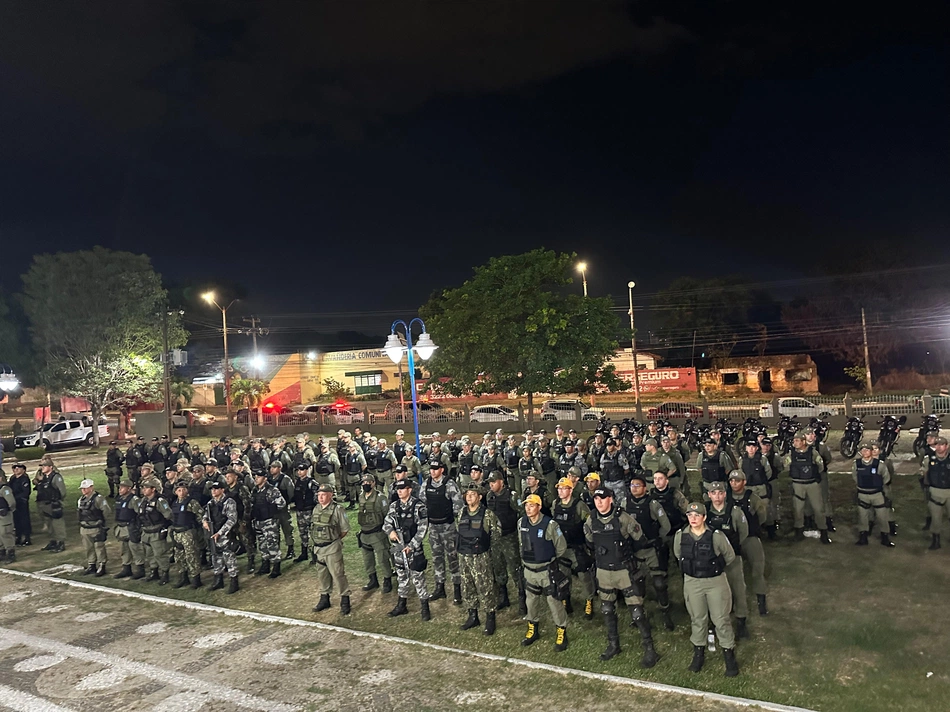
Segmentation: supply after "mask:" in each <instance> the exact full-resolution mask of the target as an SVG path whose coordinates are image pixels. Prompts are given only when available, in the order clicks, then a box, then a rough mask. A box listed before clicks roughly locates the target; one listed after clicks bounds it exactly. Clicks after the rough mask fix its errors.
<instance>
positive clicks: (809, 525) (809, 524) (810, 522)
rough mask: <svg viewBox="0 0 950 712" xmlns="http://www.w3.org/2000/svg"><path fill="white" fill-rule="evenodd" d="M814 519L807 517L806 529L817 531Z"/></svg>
mask: <svg viewBox="0 0 950 712" xmlns="http://www.w3.org/2000/svg"><path fill="white" fill-rule="evenodd" d="M817 528H818V527H817V526H815V518H814V517H805V529H817Z"/></svg>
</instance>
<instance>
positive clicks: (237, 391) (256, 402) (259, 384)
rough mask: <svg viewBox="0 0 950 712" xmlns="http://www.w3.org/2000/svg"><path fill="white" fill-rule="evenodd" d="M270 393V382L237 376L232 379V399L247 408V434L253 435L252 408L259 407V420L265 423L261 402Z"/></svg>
mask: <svg viewBox="0 0 950 712" xmlns="http://www.w3.org/2000/svg"><path fill="white" fill-rule="evenodd" d="M268 393H270V383H268V382H267V381H261V380H258V379H256V378H236V379H234V380H233V381H231V400H232V401H234V402H236V403H238V404H243V405H244V407H245V408H247V436H248V437H251V435H252V433H251V408H255V407H256V408H257V419H258V422H260V423H261V425H263V422H264V419H263V417H262V415H261V404H262V403H263V402H264V396H266V395H267V394H268Z"/></svg>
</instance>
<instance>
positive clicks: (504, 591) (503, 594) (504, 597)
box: [495, 586, 511, 611]
mask: <svg viewBox="0 0 950 712" xmlns="http://www.w3.org/2000/svg"><path fill="white" fill-rule="evenodd" d="M510 605H511V601H509V600H508V587H507V586H501V587H499V589H498V605H497V606H495V610H498V611H503V610H504V609H506V608H508V606H510Z"/></svg>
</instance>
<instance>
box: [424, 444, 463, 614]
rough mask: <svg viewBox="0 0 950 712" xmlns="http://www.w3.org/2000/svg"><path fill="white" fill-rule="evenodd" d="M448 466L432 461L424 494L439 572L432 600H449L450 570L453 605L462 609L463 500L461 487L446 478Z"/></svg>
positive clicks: (434, 558)
mask: <svg viewBox="0 0 950 712" xmlns="http://www.w3.org/2000/svg"><path fill="white" fill-rule="evenodd" d="M444 475H445V463H444V462H442V460H439V459H432V460H429V476H428V477H427V478H426V480H425V486H424V487H423V492H424V495H425V502H426V511H427V512H428V517H429V547H430V548H431V549H432V565H433V568H434V569H435V591H434V592H433V594H432V595H431V596H430V597H429V600H432V601H435V600H438V599H440V598H445V579H446V568H448V574H449V575H450V576H451V577H452V584H453V586H454V588H455V596H454V598H453V603H455V605H457V606H461V605H462V579H461V578H460V577H459V560H458V554H457V553H456V551H455V538H456V533H455V518H456V517H457V516H458V513H459V512H460V511H461V509H462V496H461V495H460V494H459V489H458V485H456V484H455V482H453V481H452V480H450V479H448V478H446V477H445V476H444Z"/></svg>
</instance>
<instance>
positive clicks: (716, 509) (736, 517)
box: [706, 482, 749, 638]
mask: <svg viewBox="0 0 950 712" xmlns="http://www.w3.org/2000/svg"><path fill="white" fill-rule="evenodd" d="M726 489H727V488H726V485H724V484H722V483H721V482H714V483H713V484H712V485H711V489H710V490H709V493H708V494H709V506H708V507H707V508H706V526H707V527H709V528H710V529H715V530H716V531H721V532H722V533H723V534H725V535H726V539H728V540H729V544H730V545H731V546H732V550H733V551H734V552H735V553H736V558H735V560H734V561H733V562H732V563H731V564H727V565H726V579H728V581H729V589H730V590H731V591H732V612H733V613H735V614H736V637H738V638H748V637H749V630H748V627H747V626H746V618H748V617H749V604H748V603H747V601H746V587H745V571H744V570H743V568H742V559H741V554H742V547H743V546H744V545H745V541H746V539H748V537H749V522H748V520H747V519H746V518H745V513H744V512H743V511H742V508H741V507H739V506H737V505H735V503H734V502H732V501H729V500H727V497H726Z"/></svg>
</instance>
